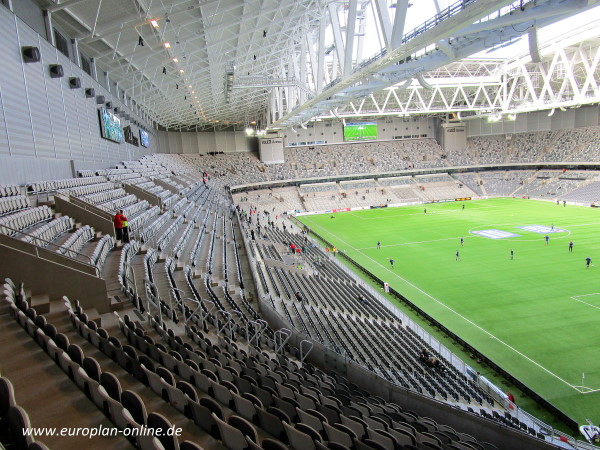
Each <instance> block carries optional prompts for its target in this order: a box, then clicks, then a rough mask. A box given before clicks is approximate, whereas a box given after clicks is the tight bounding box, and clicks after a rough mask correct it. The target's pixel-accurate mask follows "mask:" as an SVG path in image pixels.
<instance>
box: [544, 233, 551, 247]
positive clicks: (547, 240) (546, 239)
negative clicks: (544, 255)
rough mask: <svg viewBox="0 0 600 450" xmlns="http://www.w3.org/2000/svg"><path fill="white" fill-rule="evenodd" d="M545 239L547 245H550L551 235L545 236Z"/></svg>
mask: <svg viewBox="0 0 600 450" xmlns="http://www.w3.org/2000/svg"><path fill="white" fill-rule="evenodd" d="M544 240H545V241H546V245H548V242H549V241H550V236H548V235H546V236H544Z"/></svg>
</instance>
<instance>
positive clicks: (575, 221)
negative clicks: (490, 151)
mask: <svg viewBox="0 0 600 450" xmlns="http://www.w3.org/2000/svg"><path fill="white" fill-rule="evenodd" d="M463 204H464V209H463V208H462V205H463ZM425 208H426V211H427V212H426V213H425V211H424V209H425ZM331 217H332V214H322V215H312V216H302V217H299V219H300V220H301V222H302V223H304V224H305V225H307V226H309V227H310V228H311V229H312V230H314V231H315V232H316V233H318V234H319V235H321V236H322V237H323V238H325V239H326V240H328V241H329V242H331V243H332V244H334V245H336V246H337V247H338V249H339V251H344V252H346V254H347V255H348V256H350V257H351V258H353V259H354V260H355V261H357V262H358V263H359V264H361V265H363V266H364V267H366V268H367V269H368V270H370V271H371V272H373V273H374V274H375V275H377V276H378V277H379V278H381V279H382V280H384V281H387V282H388V283H389V284H390V286H391V287H393V288H395V289H396V290H397V291H398V292H400V293H401V294H403V295H404V296H405V297H407V298H408V299H409V300H410V301H411V302H412V303H414V304H415V305H417V306H418V307H419V308H421V309H423V310H424V311H425V312H427V313H428V314H429V315H431V316H433V317H434V318H435V319H436V320H438V321H439V322H441V323H442V324H443V325H444V326H446V327H447V328H448V329H450V330H451V331H452V332H454V333H456V334H457V335H459V336H460V337H461V338H463V339H464V340H465V341H467V342H468V343H469V344H470V345H472V346H473V347H475V348H476V349H477V350H478V351H479V352H480V353H482V354H483V355H485V356H486V357H487V358H489V359H490V360H492V361H493V362H495V363H496V364H498V365H499V366H501V367H502V368H504V369H505V370H506V371H507V372H509V373H510V374H511V375H512V376H514V377H515V378H517V379H518V380H520V381H521V382H522V383H524V384H525V385H527V386H528V387H529V388H531V389H532V390H533V391H535V392H536V393H537V394H539V395H540V396H542V397H543V398H545V399H546V400H548V401H549V402H550V403H552V404H554V405H555V406H556V407H557V408H559V409H561V410H562V411H563V412H565V413H566V414H567V415H568V416H569V417H571V418H572V419H574V420H576V421H577V422H578V423H582V422H584V419H588V418H589V419H591V420H592V421H593V422H594V423H597V422H599V421H600V357H598V346H599V345H600V234H599V231H600V209H595V208H589V207H578V206H572V205H567V206H566V207H563V205H562V203H561V204H560V206H558V205H556V203H552V202H542V201H535V200H524V199H512V198H496V199H489V200H478V201H467V202H464V203H462V202H451V203H438V204H427V205H419V206H407V207H401V208H383V209H373V210H365V211H352V212H342V213H336V214H334V215H333V218H331ZM546 236H548V238H549V240H548V243H546V239H545V237H546ZM461 238H463V239H464V245H461ZM377 241H380V242H381V248H380V249H378V248H377ZM571 241H572V242H573V244H574V245H573V249H572V251H569V242H571ZM511 249H512V251H513V255H514V256H513V257H512V258H511ZM457 251H458V253H459V255H458V256H459V259H457V257H456V252H457ZM587 257H589V258H591V260H592V262H591V265H590V267H589V268H586V258H587ZM390 259H393V260H394V266H393V267H392V266H391V264H390Z"/></svg>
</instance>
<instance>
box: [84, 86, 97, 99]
mask: <svg viewBox="0 0 600 450" xmlns="http://www.w3.org/2000/svg"><path fill="white" fill-rule="evenodd" d="M95 95H96V91H95V90H94V88H86V90H85V96H86V97H87V98H92V97H94V96H95Z"/></svg>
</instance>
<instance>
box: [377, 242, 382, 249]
mask: <svg viewBox="0 0 600 450" xmlns="http://www.w3.org/2000/svg"><path fill="white" fill-rule="evenodd" d="M377 250H381V242H379V241H377Z"/></svg>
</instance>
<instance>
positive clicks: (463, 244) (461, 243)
mask: <svg viewBox="0 0 600 450" xmlns="http://www.w3.org/2000/svg"><path fill="white" fill-rule="evenodd" d="M460 246H461V247H464V246H465V238H462V237H461V238H460Z"/></svg>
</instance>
